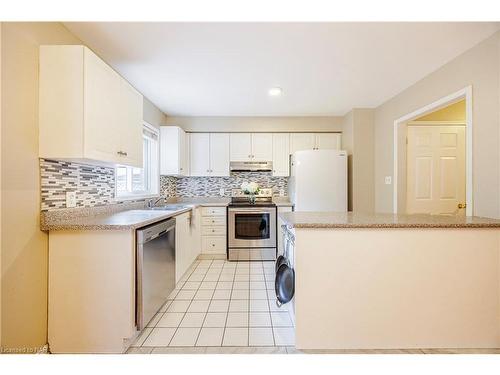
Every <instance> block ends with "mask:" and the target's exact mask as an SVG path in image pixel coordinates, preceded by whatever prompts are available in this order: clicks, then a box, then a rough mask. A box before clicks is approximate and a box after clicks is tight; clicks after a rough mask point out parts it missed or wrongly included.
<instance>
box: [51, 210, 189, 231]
mask: <svg viewBox="0 0 500 375" xmlns="http://www.w3.org/2000/svg"><path fill="white" fill-rule="evenodd" d="M191 209H192V207H185V208H181V209H178V210H173V211H163V210H145V209H138V210H126V211H120V212H112V213H107V214H98V215H93V216H72V217H62V218H59V219H54V220H49V221H42V225H41V229H42V230H49V231H54V230H135V229H138V228H142V227H145V226H147V225H150V224H153V223H156V222H158V221H161V220H165V219H169V218H171V217H174V216H177V215H180V214H182V213H184V212H189V211H191Z"/></svg>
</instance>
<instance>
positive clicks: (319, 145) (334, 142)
mask: <svg viewBox="0 0 500 375" xmlns="http://www.w3.org/2000/svg"><path fill="white" fill-rule="evenodd" d="M341 139H342V136H341V135H340V133H317V134H316V150H340V149H341Z"/></svg>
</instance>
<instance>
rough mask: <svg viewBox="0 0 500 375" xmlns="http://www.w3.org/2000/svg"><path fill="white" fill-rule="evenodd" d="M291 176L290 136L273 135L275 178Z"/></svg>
mask: <svg viewBox="0 0 500 375" xmlns="http://www.w3.org/2000/svg"><path fill="white" fill-rule="evenodd" d="M289 175H290V134H288V133H274V134H273V176H283V177H288V176H289Z"/></svg>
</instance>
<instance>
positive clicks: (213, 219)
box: [201, 216, 226, 226]
mask: <svg viewBox="0 0 500 375" xmlns="http://www.w3.org/2000/svg"><path fill="white" fill-rule="evenodd" d="M201 223H202V225H224V226H225V225H226V217H225V216H206V217H203V218H202V220H201Z"/></svg>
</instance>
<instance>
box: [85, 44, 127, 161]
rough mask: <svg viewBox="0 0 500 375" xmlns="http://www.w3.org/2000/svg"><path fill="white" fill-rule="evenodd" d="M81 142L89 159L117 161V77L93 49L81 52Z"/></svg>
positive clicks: (118, 86)
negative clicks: (82, 81)
mask: <svg viewBox="0 0 500 375" xmlns="http://www.w3.org/2000/svg"><path fill="white" fill-rule="evenodd" d="M83 75H84V119H85V120H84V122H85V125H84V129H85V130H84V138H85V141H84V145H85V155H86V156H88V157H89V158H90V159H97V160H101V161H104V162H116V163H120V161H121V160H120V155H119V154H118V152H119V151H120V136H119V134H120V131H121V129H120V126H119V125H120V119H121V117H120V115H119V114H120V111H123V110H124V108H120V101H121V98H122V96H121V95H120V90H121V89H122V86H121V82H120V80H119V76H118V75H117V74H116V73H115V72H114V71H113V70H112V69H111V68H110V67H109V66H108V65H106V63H104V61H102V60H101V59H99V58H98V57H97V56H96V55H95V54H94V53H93V52H91V51H90V50H87V49H85V53H84V74H83Z"/></svg>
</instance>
